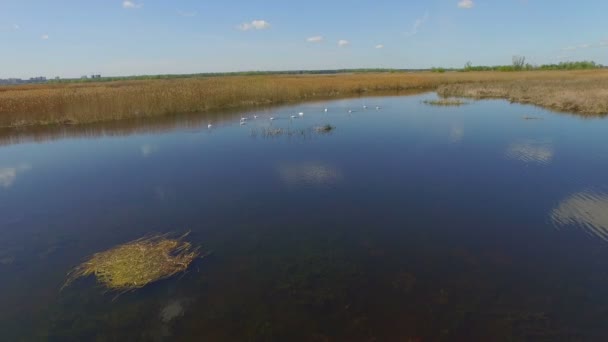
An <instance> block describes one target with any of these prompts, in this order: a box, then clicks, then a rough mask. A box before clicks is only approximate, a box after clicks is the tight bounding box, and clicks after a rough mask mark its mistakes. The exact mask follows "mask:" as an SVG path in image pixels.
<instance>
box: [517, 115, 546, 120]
mask: <svg viewBox="0 0 608 342" xmlns="http://www.w3.org/2000/svg"><path fill="white" fill-rule="evenodd" d="M522 119H524V120H543V118H541V117H537V116H527V115H526V116H524V117H522Z"/></svg>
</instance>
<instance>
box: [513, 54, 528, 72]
mask: <svg viewBox="0 0 608 342" xmlns="http://www.w3.org/2000/svg"><path fill="white" fill-rule="evenodd" d="M525 65H526V57H524V56H513V68H515V70H522V69H523V68H524V66H525Z"/></svg>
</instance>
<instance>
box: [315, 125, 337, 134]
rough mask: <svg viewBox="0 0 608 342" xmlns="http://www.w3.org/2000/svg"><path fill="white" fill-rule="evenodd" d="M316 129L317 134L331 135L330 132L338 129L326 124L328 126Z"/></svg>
mask: <svg viewBox="0 0 608 342" xmlns="http://www.w3.org/2000/svg"><path fill="white" fill-rule="evenodd" d="M314 129H315V132H317V133H329V132H331V131H333V130H334V129H336V127H334V126H332V125H329V124H326V125H321V126H316V127H315V128H314Z"/></svg>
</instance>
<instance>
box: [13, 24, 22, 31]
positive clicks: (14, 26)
mask: <svg viewBox="0 0 608 342" xmlns="http://www.w3.org/2000/svg"><path fill="white" fill-rule="evenodd" d="M20 29H21V26H19V25H17V24H14V25H13V30H20Z"/></svg>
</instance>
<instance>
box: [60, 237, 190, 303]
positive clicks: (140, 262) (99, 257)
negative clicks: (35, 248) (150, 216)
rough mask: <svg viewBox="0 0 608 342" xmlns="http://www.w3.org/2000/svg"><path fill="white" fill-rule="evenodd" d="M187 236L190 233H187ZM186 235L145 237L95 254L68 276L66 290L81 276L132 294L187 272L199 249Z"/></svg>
mask: <svg viewBox="0 0 608 342" xmlns="http://www.w3.org/2000/svg"><path fill="white" fill-rule="evenodd" d="M186 235H187V234H186ZM186 235H184V236H182V237H180V238H178V239H170V238H168V237H167V235H155V236H151V237H144V238H141V239H138V240H135V241H132V242H128V243H125V244H123V245H119V246H117V247H114V248H112V249H109V250H107V251H104V252H100V253H96V254H94V255H93V256H92V257H91V258H90V259H89V260H88V261H86V262H84V263H82V264H81V265H79V266H77V267H76V268H75V269H74V270H72V271H71V272H70V273H69V274H68V279H67V281H66V283H65V285H64V287H66V286H68V285H70V284H71V283H72V282H73V281H74V280H76V279H78V278H80V277H87V276H90V275H94V276H95V277H96V278H97V280H98V281H99V282H100V283H102V284H103V285H104V286H105V287H107V288H108V289H110V290H113V291H121V292H127V291H133V290H137V289H139V288H142V287H144V286H146V285H148V284H150V283H153V282H156V281H159V280H162V279H166V278H170V277H172V276H174V275H176V274H178V273H180V272H183V271H185V270H186V269H187V268H188V266H189V265H190V263H191V262H192V261H193V260H194V259H195V258H196V257H198V255H199V249H198V248H194V247H193V246H192V245H191V244H190V243H189V242H186V241H183V239H184V238H185V237H186Z"/></svg>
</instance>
